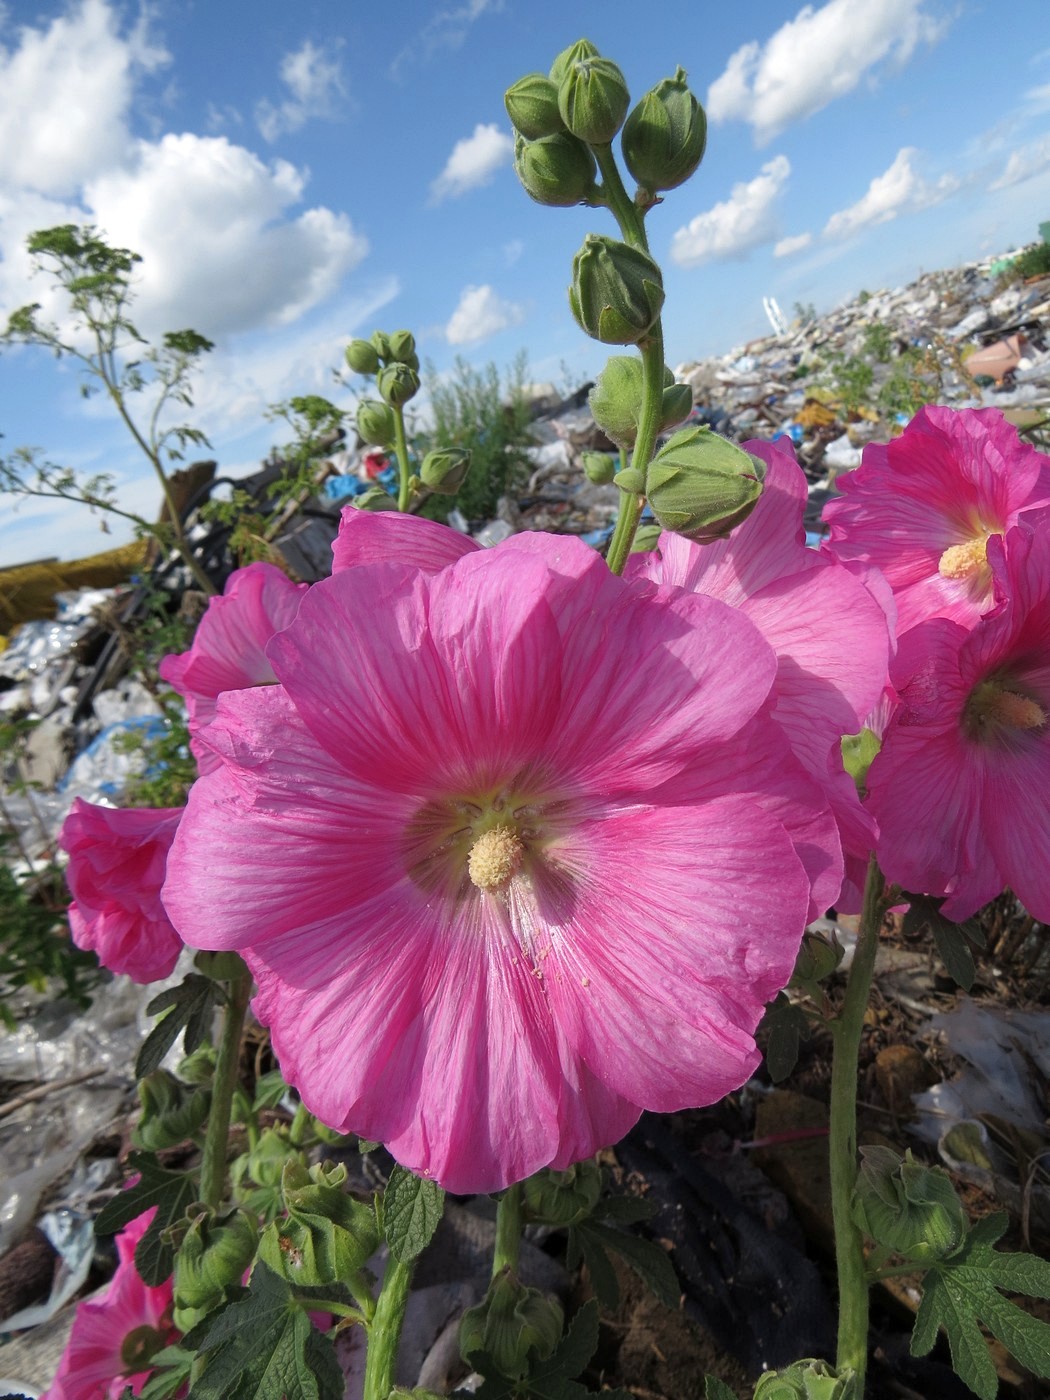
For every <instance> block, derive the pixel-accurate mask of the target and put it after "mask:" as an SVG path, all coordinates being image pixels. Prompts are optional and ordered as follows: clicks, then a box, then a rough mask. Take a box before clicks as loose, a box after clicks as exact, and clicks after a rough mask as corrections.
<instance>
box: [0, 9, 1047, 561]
mask: <svg viewBox="0 0 1050 1400" xmlns="http://www.w3.org/2000/svg"><path fill="white" fill-rule="evenodd" d="M582 35H586V36H587V37H589V38H590V39H591V40H592V41H593V42H595V43H596V44H597V45H598V47H599V48H600V49H601V51H602V52H603V53H604V54H606V56H608V57H610V58H612V59H614V60H615V61H616V62H618V63H619V64H620V66H621V67H622V68H623V70H624V73H625V75H626V77H627V81H628V84H629V86H630V88H631V93H632V98H634V99H637V98H638V97H640V96H641V95H642V93H643V92H644V91H645V90H646V89H647V88H648V87H650V86H652V85H653V84H654V83H656V82H657V81H659V79H661V78H663V77H666V76H668V75H670V74H671V73H673V71H674V69H675V66H676V65H677V64H681V65H682V67H684V68H685V69H686V70H687V71H688V73H689V78H690V82H691V85H692V87H693V89H694V91H695V92H696V93H697V95H698V96H699V97H700V99H701V100H702V101H704V103H705V105H706V107H707V109H708V115H709V121H710V131H709V139H708V151H707V155H706V157H705V160H704V163H703V165H702V167H701V169H700V171H699V172H698V173H697V175H696V176H694V178H693V179H692V180H691V181H690V182H689V183H688V184H687V185H685V186H683V187H681V188H680V189H678V190H673V191H671V192H670V193H669V194H668V196H667V198H666V201H665V203H664V204H663V205H662V206H661V207H659V208H657V209H655V210H654V211H652V213H651V214H650V215H649V219H648V227H649V237H650V242H651V245H652V248H653V252H654V255H655V256H656V257H657V259H658V260H659V261H660V263H661V264H662V266H663V269H664V282H665V287H666V290H667V302H666V306H665V313H664V325H665V333H666V342H667V357H668V361H669V363H670V364H672V365H674V364H676V363H680V362H682V361H684V360H687V359H690V358H696V357H699V356H702V355H705V354H711V353H718V352H721V351H725V350H727V349H729V348H730V347H731V346H733V345H736V344H739V343H741V342H743V341H746V340H747V339H749V338H751V337H754V336H756V335H761V334H763V333H765V332H766V331H767V330H768V323H767V322H766V320H765V317H764V314H763V311H762V297H763V296H765V295H772V296H775V297H776V298H777V299H778V300H779V302H780V304H781V306H782V308H783V309H784V310H785V311H786V312H788V313H789V314H790V311H791V307H792V306H793V304H794V303H795V302H804V303H808V302H813V303H814V304H815V305H816V306H817V308H818V310H826V309H828V308H829V307H831V306H833V305H834V304H835V303H836V302H838V301H840V300H842V299H843V298H845V297H848V296H850V295H852V294H853V293H855V292H857V291H858V290H859V289H860V288H861V287H868V288H870V289H872V290H874V289H875V288H877V287H880V286H893V285H898V284H900V283H901V282H904V281H907V280H910V279H911V278H913V277H915V276H916V275H917V274H918V273H919V272H920V271H922V270H924V269H930V268H936V267H947V266H952V265H954V264H956V263H958V262H962V261H967V260H970V259H973V258H977V257H980V256H982V255H984V254H986V253H991V252H998V251H1001V250H1004V249H1007V248H1010V247H1014V246H1019V245H1020V244H1023V243H1025V242H1029V241H1031V240H1032V239H1033V238H1035V237H1036V236H1037V225H1038V223H1039V222H1040V220H1042V219H1047V218H1050V25H1048V24H1047V7H1046V3H1045V0H1015V3H1010V4H1007V5H1005V6H1003V5H994V4H992V3H991V0H877V2H876V0H828V2H827V3H823V4H820V3H815V4H812V5H809V6H806V7H805V8H800V7H799V6H798V5H797V4H795V3H778V2H776V0H752V3H749V4H746V5H744V4H737V5H734V6H732V7H730V6H728V5H720V4H714V3H708V0H685V2H684V3H679V0H661V3H660V4H657V5H653V4H647V5H631V4H628V3H625V0H606V3H605V4H604V5H603V6H602V7H601V8H600V9H598V8H597V7H594V6H593V5H590V4H582V3H577V0H557V3H554V0H400V3H399V4H397V5H377V4H374V3H371V0H369V3H362V2H361V0H343V3H341V4H337V3H334V0H314V3H302V4H299V5H296V6H290V5H288V4H286V3H277V2H276V0H252V3H250V4H249V3H242V0H218V3H212V4H203V3H200V0H197V3H186V0H179V2H178V3H176V0H152V3H149V4H148V5H143V6H141V7H140V6H139V5H137V4H132V3H128V4H119V3H115V2H114V0H72V3H51V2H50V0H35V3H32V4H30V3H24V2H23V0H14V3H8V4H6V5H3V4H0V316H3V317H4V318H6V315H7V314H8V313H9V312H10V311H11V310H12V309H14V308H15V307H17V306H20V305H22V304H24V303H26V302H27V301H31V300H36V301H41V302H42V303H43V304H44V306H45V308H47V307H48V306H54V304H53V303H51V302H50V301H49V298H50V292H49V290H48V288H47V287H46V286H43V285H40V284H38V283H34V282H32V281H31V280H30V274H29V266H28V260H27V258H26V256H25V253H24V243H25V237H26V235H27V234H28V233H29V232H31V231H32V230H34V229H38V228H43V227H48V226H51V225H54V224H58V223H65V222H88V221H90V222H93V223H95V224H96V225H98V226H99V227H100V228H101V229H102V231H103V232H104V233H105V234H106V235H107V236H108V237H109V239H110V240H111V241H112V242H114V243H116V244H120V245H122V246H126V247H130V248H133V249H135V250H136V251H138V252H139V253H141V254H142V255H143V258H144V261H143V263H142V265H141V272H140V278H139V282H138V287H137V292H138V299H137V302H136V307H135V317H136V320H137V321H138V322H139V324H140V326H141V328H142V329H143V330H144V331H145V332H146V333H147V334H150V335H159V334H160V333H161V332H162V331H164V330H169V329H177V328H181V327H183V326H186V325H190V326H193V327H194V328H195V329H197V330H199V331H200V332H202V333H203V334H205V335H207V336H209V337H210V338H211V339H213V340H214V341H215V342H216V346H217V348H216V351H215V353H214V355H213V356H211V357H210V362H209V363H208V365H207V368H206V372H205V374H204V375H203V376H202V377H201V379H200V381H199V384H198V387H197V395H196V397H197V413H196V416H195V420H194V421H196V422H197V423H198V424H199V425H200V426H201V427H203V428H204V429H205V431H206V432H207V433H208V435H209V437H210V438H211V440H212V443H213V449H214V455H215V456H216V457H217V458H218V459H219V462H220V467H221V470H222V471H223V473H231V472H232V473H233V474H234V475H236V474H240V473H243V472H245V471H247V470H251V469H253V468H254V466H255V465H256V464H257V462H258V461H259V460H260V459H261V457H262V456H264V455H265V453H266V451H267V449H268V447H269V446H270V444H271V443H272V442H273V441H274V440H275V439H276V438H279V434H278V433H277V432H276V430H275V428H274V426H273V425H272V424H269V423H267V422H266V421H265V419H264V416H263V415H264V412H265V409H266V405H267V404H269V403H273V402H275V401H277V400H280V399H282V398H287V397H288V396H290V395H293V394H300V393H311V392H313V393H323V394H326V395H327V396H328V397H331V398H333V399H334V400H335V401H336V402H338V403H340V404H344V405H349V404H350V403H351V402H352V400H353V397H354V391H353V387H352V385H350V386H347V387H340V386H338V385H336V384H335V383H334V382H333V380H332V370H333V369H334V368H336V367H338V366H339V365H340V363H341V356H342V349H343V347H344V345H345V343H346V340H347V339H348V338H349V337H350V336H351V335H354V334H363V335H367V334H369V333H370V332H371V331H372V329H374V328H375V327H377V326H378V327H382V328H384V329H388V330H392V329H397V328H400V327H405V328H409V329H412V330H413V331H414V332H415V334H416V336H417V340H418V341H419V347H420V352H421V355H422V357H423V358H424V359H425V360H429V361H431V362H432V363H433V365H434V366H435V369H436V371H437V372H438V373H441V372H443V371H445V370H447V369H448V368H449V366H450V365H451V364H452V362H453V361H454V359H455V357H456V356H457V355H462V356H464V357H465V358H466V359H468V360H470V361H471V362H473V363H476V364H484V363H485V362H487V361H489V360H494V361H496V362H497V363H498V364H500V365H501V366H502V365H507V364H509V363H510V361H511V360H512V359H513V358H514V356H515V354H516V353H517V352H518V351H519V350H525V351H526V352H527V355H528V360H529V365H530V372H531V377H532V378H534V379H539V380H542V379H554V380H555V381H557V382H559V383H562V382H563V381H564V379H565V377H566V376H568V377H569V378H571V379H574V380H579V379H582V378H583V377H585V376H588V375H593V374H595V373H596V372H597V371H598V370H599V369H600V368H601V366H602V364H603V363H604V359H605V351H604V350H603V349H602V348H601V347H600V346H598V345H597V344H596V343H595V342H593V341H589V340H588V339H587V338H586V337H585V336H584V335H583V334H582V333H581V332H580V331H579V330H578V328H577V327H576V325H575V323H574V322H573V320H572V318H571V315H570V314H569V311H568V306H567V302H566V297H565V288H566V286H567V283H568V280H569V275H570V268H571V261H572V255H573V253H574V252H575V250H576V248H577V247H578V246H579V244H580V243H581V242H582V240H583V237H584V235H585V234H586V233H587V232H589V231H591V230H594V231H598V232H602V231H604V232H609V233H612V232H614V229H613V226H612V224H611V221H610V220H609V217H608V216H607V215H606V214H605V213H604V211H600V210H587V209H582V208H579V209H568V210H563V209H548V208H542V207H540V206H539V205H536V204H533V203H532V202H531V201H530V200H529V199H528V198H527V197H526V195H525V194H524V192H523V191H522V190H521V188H520V186H519V185H518V182H517V179H516V177H515V176H514V173H513V170H512V168H511V165H510V149H511V143H510V127H509V122H508V121H507V117H506V113H505V111H504V108H503V101H502V95H503V92H504V90H505V88H506V87H507V86H508V85H509V84H510V83H512V82H513V81H514V80H515V79H516V78H518V77H520V76H521V75H523V74H524V73H527V72H530V71H536V70H539V71H544V72H545V71H546V70H547V68H548V67H549V65H550V63H551V60H552V59H553V57H554V56H555V54H556V53H557V52H558V51H559V50H560V49H562V48H564V47H565V46H566V45H567V44H569V43H571V42H572V41H574V40H575V39H577V38H579V37H581V36H582ZM54 311H55V313H56V314H58V313H59V311H60V308H59V307H57V306H54ZM362 383H363V381H360V380H358V381H357V384H358V386H360V385H362ZM0 432H2V433H3V434H4V437H3V441H2V442H0V449H3V450H4V451H10V450H11V449H13V448H16V447H19V446H30V445H32V446H36V447H39V448H42V449H43V450H44V451H45V453H46V454H47V456H48V457H50V458H51V459H52V460H53V461H56V462H60V463H62V464H65V465H70V466H73V467H76V468H77V469H79V470H81V471H84V472H85V473H92V472H97V471H101V470H108V471H111V472H113V473H114V474H115V475H116V476H117V477H118V479H119V481H120V483H121V493H122V499H123V501H124V502H125V504H126V505H127V506H128V507H129V508H131V509H135V510H138V511H140V512H142V513H143V514H145V515H147V516H150V517H152V516H153V515H154V514H155V512H156V510H157V508H158V501H157V490H156V486H155V483H154V482H153V480H152V478H151V477H150V476H149V475H148V474H147V473H148V469H146V470H145V471H144V469H143V465H142V463H141V462H140V461H139V460H137V459H136V457H135V454H134V451H133V449H132V448H130V447H129V444H128V441H127V438H126V435H125V434H124V433H123V432H122V430H121V429H120V427H119V425H117V424H116V423H115V422H114V421H113V419H112V417H111V415H110V414H109V413H108V412H107V410H106V408H105V406H104V405H103V404H101V403H100V402H99V401H98V400H84V399H83V398H82V397H81V396H80V393H79V387H78V376H77V374H76V372H75V371H74V370H73V369H72V368H71V367H67V366H65V365H64V364H60V363H56V362H55V361H54V360H53V359H50V358H49V357H47V356H46V355H45V354H44V353H43V352H40V351H33V350H17V351H11V350H7V351H5V352H4V353H3V354H2V355H0ZM124 538H125V535H124V533H123V532H122V527H121V526H120V523H119V522H117V523H116V524H115V525H114V530H113V533H112V534H111V535H109V536H106V535H103V534H101V533H100V532H99V527H98V523H97V520H94V519H93V518H92V517H91V516H90V514H89V513H88V512H87V511H86V510H83V509H81V510H78V509H77V508H74V507H70V506H66V505H62V504H56V505H48V504H44V503H40V502H26V503H24V504H22V505H21V506H20V507H19V509H18V510H17V512H16V511H15V510H14V503H13V501H12V500H11V498H9V497H0V564H9V563H17V562H19V561H21V560H25V559H29V558H34V557H39V556H41V555H51V554H57V555H59V556H61V557H66V558H70V557H76V556H77V555H80V554H83V553H88V552H93V551H94V550H96V549H102V548H106V547H108V546H109V545H110V544H112V543H119V542H121V541H122V540H123V539H124Z"/></svg>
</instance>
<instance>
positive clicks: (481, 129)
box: [430, 122, 514, 204]
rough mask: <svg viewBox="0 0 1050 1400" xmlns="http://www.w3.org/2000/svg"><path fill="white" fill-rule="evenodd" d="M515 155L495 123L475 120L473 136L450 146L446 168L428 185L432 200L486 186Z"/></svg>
mask: <svg viewBox="0 0 1050 1400" xmlns="http://www.w3.org/2000/svg"><path fill="white" fill-rule="evenodd" d="M513 154H514V142H513V141H512V140H511V138H510V137H509V136H508V135H507V133H506V132H505V131H501V130H500V129H499V127H498V126H497V125H496V123H495V122H488V123H483V122H478V124H477V126H476V127H475V128H474V135H473V136H465V137H464V138H463V140H462V141H457V142H456V144H455V145H454V146H453V147H452V154H451V155H450V156H449V158H448V160H447V161H446V162H445V168H444V170H442V172H441V174H440V175H439V176H438V177H437V179H436V180H435V181H434V182H433V183H432V184H431V186H430V198H431V202H432V203H434V204H438V203H440V202H441V200H443V199H456V198H458V197H459V196H460V195H461V194H466V192H467V190H473V189H477V187H478V186H479V185H487V184H488V183H489V181H490V180H491V179H492V177H493V176H494V175H495V173H496V171H497V170H499V169H500V167H501V166H504V165H506V164H507V163H508V161H509V160H510V158H511V156H512V155H513Z"/></svg>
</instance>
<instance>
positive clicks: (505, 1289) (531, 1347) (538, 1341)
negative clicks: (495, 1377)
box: [459, 1269, 565, 1380]
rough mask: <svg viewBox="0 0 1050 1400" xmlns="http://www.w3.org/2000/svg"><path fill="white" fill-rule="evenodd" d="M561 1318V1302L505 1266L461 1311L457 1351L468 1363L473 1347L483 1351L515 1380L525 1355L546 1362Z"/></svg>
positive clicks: (522, 1369)
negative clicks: (472, 1304) (485, 1290)
mask: <svg viewBox="0 0 1050 1400" xmlns="http://www.w3.org/2000/svg"><path fill="white" fill-rule="evenodd" d="M564 1322H565V1314H564V1313H563V1312H562V1308H561V1304H560V1303H558V1302H557V1301H556V1300H555V1299H553V1298H548V1297H546V1296H545V1295H544V1294H543V1293H541V1292H540V1291H539V1289H538V1288H525V1287H524V1286H523V1285H522V1284H520V1283H519V1282H518V1280H517V1279H516V1278H515V1276H514V1275H513V1273H511V1271H510V1270H509V1269H504V1270H503V1272H502V1273H501V1274H498V1275H497V1276H496V1278H494V1279H493V1280H492V1282H491V1284H490V1285H489V1291H488V1293H487V1294H486V1295H485V1298H484V1300H483V1301H482V1302H480V1303H479V1304H478V1305H477V1307H474V1308H469V1309H468V1310H467V1312H465V1313H464V1314H463V1321H462V1322H461V1323H460V1325H459V1349H460V1353H461V1354H462V1356H463V1359H464V1361H467V1362H468V1363H469V1361H470V1358H471V1356H473V1355H474V1353H475V1352H478V1351H484V1352H487V1353H488V1355H489V1356H491V1357H492V1359H493V1361H494V1362H495V1364H496V1369H497V1371H498V1372H499V1374H500V1375H501V1376H506V1377H507V1379H508V1380H520V1379H521V1378H522V1377H523V1376H524V1375H525V1374H526V1372H527V1371H528V1369H529V1361H530V1359H535V1360H538V1361H546V1359H547V1357H548V1356H550V1354H551V1353H552V1352H553V1350H554V1348H555V1347H556V1346H557V1345H558V1342H559V1341H560V1340H561V1333H562V1327H563V1325H564Z"/></svg>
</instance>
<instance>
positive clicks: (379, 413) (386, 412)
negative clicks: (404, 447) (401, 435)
mask: <svg viewBox="0 0 1050 1400" xmlns="http://www.w3.org/2000/svg"><path fill="white" fill-rule="evenodd" d="M357 431H358V434H359V435H360V436H361V438H362V439H363V440H364V441H365V442H367V443H370V444H371V445H372V446H373V447H389V446H390V444H391V443H392V442H393V441H394V435H395V428H394V414H393V412H392V410H391V408H390V405H389V404H385V403H380V402H379V400H378V399H365V400H364V401H363V402H362V403H360V404H359V405H358V408H357Z"/></svg>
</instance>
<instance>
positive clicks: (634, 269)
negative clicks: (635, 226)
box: [569, 233, 664, 345]
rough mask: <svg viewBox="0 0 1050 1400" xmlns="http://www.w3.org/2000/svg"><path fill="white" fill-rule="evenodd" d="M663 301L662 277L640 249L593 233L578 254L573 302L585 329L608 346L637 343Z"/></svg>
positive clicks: (573, 273) (649, 326)
mask: <svg viewBox="0 0 1050 1400" xmlns="http://www.w3.org/2000/svg"><path fill="white" fill-rule="evenodd" d="M663 304H664V286H663V276H662V274H661V272H660V269H659V267H658V266H657V264H656V263H655V262H654V261H653V259H652V258H651V257H649V255H648V253H643V252H642V251H641V249H640V248H633V247H631V245H630V244H628V243H621V242H620V241H619V239H616V238H608V237H606V236H605V235H604V234H597V233H589V234H588V235H587V237H586V238H585V239H584V241H583V247H582V248H581V249H580V251H579V252H578V253H577V254H576V256H575V258H573V262H572V286H571V287H570V288H569V306H570V307H571V308H572V314H573V315H574V316H575V317H576V320H577V322H578V323H579V325H580V328H581V329H582V330H583V331H585V332H586V333H587V334H588V335H589V336H592V337H593V338H594V339H595V340H600V341H603V342H604V343H605V344H606V345H638V344H639V343H640V342H641V341H643V340H645V339H646V337H647V336H648V334H649V332H650V330H651V329H652V327H653V325H654V324H655V322H656V320H657V318H658V316H659V315H660V311H661V309H662V307H663Z"/></svg>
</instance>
